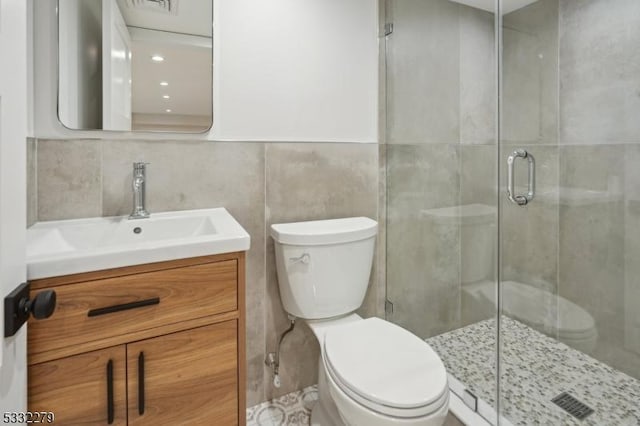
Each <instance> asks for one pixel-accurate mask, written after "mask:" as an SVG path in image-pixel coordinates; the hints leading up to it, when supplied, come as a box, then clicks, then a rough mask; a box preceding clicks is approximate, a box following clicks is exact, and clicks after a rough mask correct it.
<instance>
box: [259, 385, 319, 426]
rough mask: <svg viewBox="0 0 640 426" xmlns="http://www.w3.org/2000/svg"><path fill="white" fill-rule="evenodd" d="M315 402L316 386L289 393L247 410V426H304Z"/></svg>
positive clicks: (307, 422) (316, 395) (316, 398)
mask: <svg viewBox="0 0 640 426" xmlns="http://www.w3.org/2000/svg"><path fill="white" fill-rule="evenodd" d="M317 401H318V387H317V386H310V387H308V388H305V389H303V390H301V391H296V392H291V393H289V394H287V395H284V396H281V397H280V398H276V399H274V400H271V401H267V402H264V403H262V404H259V405H256V406H254V407H251V408H248V409H247V426H302V425H305V426H306V425H308V424H309V420H310V418H311V409H312V408H313V406H314V405H315V403H316V402H317Z"/></svg>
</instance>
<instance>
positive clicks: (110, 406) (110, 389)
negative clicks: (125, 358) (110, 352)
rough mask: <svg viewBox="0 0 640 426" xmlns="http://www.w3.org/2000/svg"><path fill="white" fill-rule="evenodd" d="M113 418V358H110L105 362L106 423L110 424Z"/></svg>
mask: <svg viewBox="0 0 640 426" xmlns="http://www.w3.org/2000/svg"><path fill="white" fill-rule="evenodd" d="M113 418H114V407H113V360H112V359H110V360H109V362H107V423H108V424H112V423H113Z"/></svg>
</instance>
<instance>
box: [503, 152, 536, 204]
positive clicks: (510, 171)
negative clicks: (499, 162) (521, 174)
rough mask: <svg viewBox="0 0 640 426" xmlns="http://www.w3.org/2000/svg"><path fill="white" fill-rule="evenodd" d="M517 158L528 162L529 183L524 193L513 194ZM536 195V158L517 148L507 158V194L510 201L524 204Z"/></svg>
mask: <svg viewBox="0 0 640 426" xmlns="http://www.w3.org/2000/svg"><path fill="white" fill-rule="evenodd" d="M518 158H523V159H526V160H527V162H528V163H529V185H528V189H527V193H526V194H525V195H516V194H515V187H516V184H515V179H516V178H515V171H514V168H515V163H516V160H517V159H518ZM535 195H536V159H535V157H534V156H533V155H532V154H531V153H529V152H527V151H525V150H524V149H517V150H515V151H513V153H512V154H511V155H510V156H509V157H508V158H507V196H508V197H509V200H511V202H512V203H515V204H517V205H519V206H526V205H527V204H529V203H530V202H531V201H532V200H533V197H535Z"/></svg>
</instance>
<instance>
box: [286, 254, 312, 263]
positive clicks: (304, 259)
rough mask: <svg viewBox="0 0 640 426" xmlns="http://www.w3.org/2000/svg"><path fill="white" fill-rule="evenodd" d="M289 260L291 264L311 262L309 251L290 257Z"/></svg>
mask: <svg viewBox="0 0 640 426" xmlns="http://www.w3.org/2000/svg"><path fill="white" fill-rule="evenodd" d="M289 261H290V262H291V263H293V264H296V263H302V264H305V265H308V264H309V262H311V255H310V254H309V253H302V255H300V257H290V258H289Z"/></svg>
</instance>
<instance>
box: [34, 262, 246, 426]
mask: <svg viewBox="0 0 640 426" xmlns="http://www.w3.org/2000/svg"><path fill="white" fill-rule="evenodd" d="M244 268H245V259H244V253H233V254H226V255H217V256H206V257H200V258H193V259H184V260H178V261H171V262H163V263H155V264H149V265H141V266H133V267H127V268H119V269H114V270H107V271H100V272H91V273H88V274H79V275H72V276H67V277H56V278H50V279H44V280H37V281H33V282H32V283H31V287H32V292H33V293H37V292H38V291H42V290H43V289H54V290H56V292H57V294H58V306H57V308H56V311H55V312H54V314H53V315H52V317H51V318H49V319H47V320H42V321H33V322H30V323H29V346H28V352H29V358H28V359H29V391H28V392H29V394H28V405H29V410H31V411H35V410H37V411H51V412H53V413H54V414H55V417H56V422H55V423H56V424H64V425H67V424H69V425H103V424H112V425H127V424H130V425H183V424H184V425H221V426H227V425H229V426H232V425H244V424H245V412H246V407H245V347H244V345H245V343H244V342H245V331H244V328H245V325H244V279H245V278H244V277H245V275H244ZM150 301H152V302H150ZM96 312H97V313H98V315H96Z"/></svg>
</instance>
